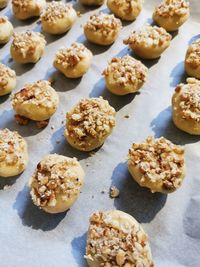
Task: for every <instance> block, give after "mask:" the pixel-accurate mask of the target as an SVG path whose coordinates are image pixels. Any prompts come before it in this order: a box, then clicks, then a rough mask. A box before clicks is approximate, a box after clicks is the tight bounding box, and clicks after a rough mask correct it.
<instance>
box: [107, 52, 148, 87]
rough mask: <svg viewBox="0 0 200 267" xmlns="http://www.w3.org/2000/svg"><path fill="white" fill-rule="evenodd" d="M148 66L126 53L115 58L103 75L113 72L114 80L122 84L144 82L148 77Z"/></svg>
mask: <svg viewBox="0 0 200 267" xmlns="http://www.w3.org/2000/svg"><path fill="white" fill-rule="evenodd" d="M147 71H148V69H147V67H145V65H144V64H142V63H141V62H140V61H139V60H136V59H134V58H133V57H131V56H129V55H126V56H124V57H121V58H113V59H112V60H111V62H110V64H109V66H108V67H107V68H106V69H105V70H104V72H103V75H105V76H108V75H109V74H110V73H112V75H113V78H114V80H115V81H116V82H117V83H119V84H120V85H126V84H130V83H131V84H133V85H136V84H138V83H143V82H145V80H146V77H147Z"/></svg>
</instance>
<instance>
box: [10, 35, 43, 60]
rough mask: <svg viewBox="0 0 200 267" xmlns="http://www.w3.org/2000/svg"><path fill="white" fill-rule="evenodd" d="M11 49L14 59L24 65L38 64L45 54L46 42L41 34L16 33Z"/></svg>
mask: <svg viewBox="0 0 200 267" xmlns="http://www.w3.org/2000/svg"><path fill="white" fill-rule="evenodd" d="M13 36H14V38H13V42H12V44H11V47H10V53H11V56H12V58H13V59H14V60H15V61H17V62H19V63H22V64H26V63H36V62H37V61H38V60H39V59H40V58H41V56H42V55H43V53H44V49H45V45H46V41H45V38H44V36H43V35H42V34H41V33H39V32H33V31H26V32H18V33H14V35H13Z"/></svg>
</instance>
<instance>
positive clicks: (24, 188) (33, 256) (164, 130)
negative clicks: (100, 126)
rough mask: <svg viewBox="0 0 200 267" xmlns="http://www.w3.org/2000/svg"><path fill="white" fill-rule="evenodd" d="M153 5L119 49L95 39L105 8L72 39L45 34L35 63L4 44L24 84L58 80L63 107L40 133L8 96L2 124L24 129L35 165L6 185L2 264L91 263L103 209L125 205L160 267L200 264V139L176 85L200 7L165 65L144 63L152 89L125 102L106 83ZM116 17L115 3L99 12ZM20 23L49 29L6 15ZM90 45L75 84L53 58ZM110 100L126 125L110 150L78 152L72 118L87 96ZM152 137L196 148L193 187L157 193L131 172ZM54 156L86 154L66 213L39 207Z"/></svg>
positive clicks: (188, 182)
mask: <svg viewBox="0 0 200 267" xmlns="http://www.w3.org/2000/svg"><path fill="white" fill-rule="evenodd" d="M156 2H158V1H153V0H152V1H150V0H148V1H146V3H145V4H144V9H143V11H142V13H141V14H140V16H139V17H138V18H137V20H136V21H135V22H133V23H125V22H124V23H123V30H122V32H121V35H120V37H119V38H118V39H117V41H116V42H115V43H114V44H113V45H112V46H110V47H100V46H96V45H93V44H90V43H88V42H87V41H86V40H85V37H84V35H83V28H82V25H83V24H84V23H85V22H86V20H87V18H88V17H89V15H90V14H92V13H93V12H94V11H95V10H94V9H89V8H83V7H82V6H81V5H79V4H77V2H73V4H74V7H75V8H76V9H77V10H80V11H81V13H82V16H81V17H79V18H78V20H77V22H76V23H75V25H74V26H73V27H72V29H71V30H70V31H69V32H68V33H67V34H65V35H62V36H50V35H48V34H45V36H46V39H47V42H48V43H47V47H46V50H45V54H44V56H43V57H42V59H41V60H40V61H39V62H38V63H37V64H35V65H31V64H30V65H20V64H18V63H15V62H13V61H12V60H11V58H10V55H9V47H10V43H8V44H6V45H5V46H3V47H1V49H0V61H1V62H3V63H5V64H7V65H9V66H10V67H12V68H13V69H14V70H15V71H16V73H17V82H18V83H17V87H16V90H15V91H17V90H19V89H20V88H22V87H23V85H24V84H26V83H29V82H33V81H35V80H39V79H48V78H49V77H53V78H54V79H55V83H54V85H53V86H54V88H55V89H56V91H57V92H58V93H59V97H60V105H59V109H58V111H57V112H56V114H55V115H54V116H53V117H52V118H51V119H50V122H49V125H48V126H47V127H46V128H45V129H42V130H38V129H36V127H35V124H34V123H29V125H28V126H24V127H22V126H19V125H17V124H16V122H15V121H14V117H13V115H14V113H13V110H12V107H11V104H10V97H9V96H6V97H1V99H0V128H4V127H7V128H9V129H11V130H17V131H18V132H19V133H20V134H21V135H22V136H24V137H25V138H26V140H27V142H28V148H29V164H28V167H27V169H26V171H25V172H24V173H23V174H22V175H20V176H18V177H16V178H7V179H2V178H1V180H0V214H1V216H0V261H1V263H0V266H1V267H18V266H21V267H25V266H29V267H41V266H50V267H85V266H87V265H86V263H85V260H84V259H83V255H84V251H85V242H86V231H87V227H88V218H89V216H90V214H91V213H92V212H94V211H96V210H107V209H119V210H122V211H125V212H128V213H129V214H131V215H133V216H134V217H135V218H136V219H137V220H138V221H139V222H141V223H142V225H143V227H144V229H145V230H146V232H147V233H148V234H149V237H150V244H151V248H152V254H153V258H154V262H155V266H158V267H183V266H184V267H198V266H199V262H200V254H199V250H200V226H199V225H200V224H199V221H200V213H199V210H200V196H199V188H200V178H199V160H200V142H199V137H195V136H190V135H188V134H185V133H184V132H181V131H179V130H178V129H177V128H176V127H175V126H174V125H173V122H172V120H171V97H172V94H173V91H174V88H175V86H176V85H177V84H178V83H179V82H182V81H185V78H186V76H185V73H184V64H183V61H184V57H185V52H186V49H187V47H188V45H189V44H190V43H191V42H192V41H194V40H195V39H197V38H199V37H200V32H199V29H200V19H199V17H200V13H199V5H200V4H199V1H198V0H196V1H195V0H193V1H191V11H192V12H191V17H190V19H189V21H188V22H187V23H185V25H184V26H183V27H182V28H181V29H180V30H179V32H178V33H174V34H173V40H172V42H171V46H170V47H169V48H168V49H167V50H166V52H165V53H164V54H163V55H162V57H161V58H160V59H158V60H151V61H143V62H144V63H145V65H146V66H147V67H148V68H149V77H148V81H147V82H146V84H145V86H144V87H143V88H142V90H140V92H139V93H137V94H132V95H128V96H124V97H120V96H119V97H118V96H115V95H112V94H111V93H109V92H108V91H107V90H106V88H105V84H104V80H103V78H102V75H101V73H102V71H103V70H104V68H105V67H106V66H107V62H108V60H110V59H111V58H112V57H114V56H123V55H125V54H131V55H132V53H131V52H130V51H129V50H128V49H127V47H126V46H125V45H123V39H124V38H125V37H127V36H128V35H129V33H130V32H131V31H132V30H134V29H137V28H139V27H140V26H142V25H143V24H144V23H151V14H152V11H153V6H154V5H155V4H156ZM98 10H103V11H105V12H107V10H106V6H102V7H101V8H98ZM0 13H1V15H2V14H5V15H7V16H8V17H10V19H11V21H12V23H13V24H14V26H15V30H16V31H21V30H26V29H33V30H35V31H40V30H41V25H40V23H38V21H37V20H29V21H27V22H20V21H18V20H17V19H15V18H14V17H13V16H12V12H11V7H10V6H9V7H7V8H6V9H4V10H3V11H1V12H0ZM74 41H78V42H83V43H84V44H85V45H86V46H87V47H88V48H89V49H91V51H92V52H93V54H94V59H93V63H92V66H91V68H90V70H89V72H88V73H87V74H86V75H84V76H83V77H82V78H81V79H76V80H70V79H67V78H65V77H64V76H63V75H61V74H59V73H57V72H55V69H54V68H53V67H52V62H53V59H54V55H55V53H56V51H57V50H58V49H59V48H60V47H62V46H69V45H70V44H71V43H72V42H74ZM100 95H102V96H103V97H104V98H105V99H107V100H108V101H109V102H110V104H111V105H112V106H113V107H115V109H116V110H117V125H116V127H115V129H114V131H113V133H112V135H111V136H110V137H109V138H108V139H107V140H106V142H105V144H104V145H103V146H102V147H101V148H100V149H99V150H97V151H96V152H95V153H94V154H93V153H82V152H78V151H76V150H74V149H72V148H71V147H70V146H69V145H68V144H67V143H66V142H65V138H64V136H63V133H64V124H65V113H66V111H68V110H69V109H70V108H71V107H72V106H73V105H74V104H76V103H77V101H79V100H80V99H81V98H83V97H97V96H100ZM148 135H153V136H155V137H160V136H164V137H166V138H168V139H169V140H171V141H172V142H174V143H176V144H180V145H183V146H184V147H185V150H186V167H187V170H186V178H185V181H184V183H183V186H182V187H181V188H180V189H179V190H178V191H177V192H175V193H173V194H170V195H163V194H158V193H156V194H152V193H150V191H149V190H147V189H143V188H140V187H139V186H138V185H137V184H136V183H135V182H134V181H133V180H132V178H131V177H130V175H129V173H128V171H127V165H126V158H127V152H128V149H129V147H130V146H131V144H132V142H139V141H143V140H144V139H145V138H146V137H147V136H148ZM48 153H59V154H62V155H66V156H70V157H77V158H78V159H79V160H80V162H81V164H82V166H83V168H84V170H85V172H86V178H85V186H84V188H83V190H82V193H81V195H80V198H79V199H78V201H77V202H76V203H75V204H74V206H73V207H72V208H71V209H70V210H69V211H68V212H66V213H62V214H58V215H50V214H46V213H45V212H43V211H41V210H39V209H38V208H37V207H35V206H34V205H33V204H32V201H31V199H30V196H29V188H28V180H29V178H30V176H31V174H32V173H33V171H34V168H35V166H36V164H37V163H38V161H39V160H41V159H42V157H43V156H45V155H46V154H48ZM111 185H115V186H117V187H118V188H119V189H120V197H119V198H116V199H110V198H109V194H108V191H109V188H110V186H111Z"/></svg>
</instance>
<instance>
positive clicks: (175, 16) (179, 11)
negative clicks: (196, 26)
mask: <svg viewBox="0 0 200 267" xmlns="http://www.w3.org/2000/svg"><path fill="white" fill-rule="evenodd" d="M189 15H190V10H189V2H188V1H186V0H164V1H163V2H162V3H161V4H160V5H158V6H157V7H156V8H155V10H154V13H153V20H154V21H155V22H156V23H157V24H158V25H159V26H160V27H163V28H164V29H165V30H166V31H169V32H171V31H176V30H178V28H179V27H180V26H181V25H183V23H185V22H186V20H188V18H189Z"/></svg>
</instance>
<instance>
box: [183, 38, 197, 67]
mask: <svg viewBox="0 0 200 267" xmlns="http://www.w3.org/2000/svg"><path fill="white" fill-rule="evenodd" d="M186 63H187V64H189V65H190V66H191V67H192V68H194V69H196V68H198V67H199V66H200V39H198V40H196V41H194V42H193V43H192V44H191V45H190V46H189V48H188V51H187V55H186Z"/></svg>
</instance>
